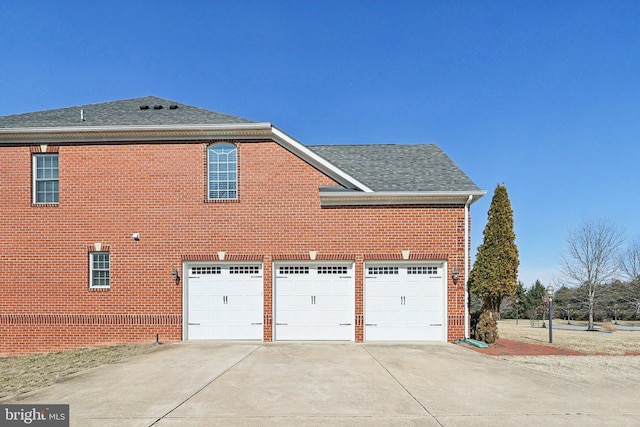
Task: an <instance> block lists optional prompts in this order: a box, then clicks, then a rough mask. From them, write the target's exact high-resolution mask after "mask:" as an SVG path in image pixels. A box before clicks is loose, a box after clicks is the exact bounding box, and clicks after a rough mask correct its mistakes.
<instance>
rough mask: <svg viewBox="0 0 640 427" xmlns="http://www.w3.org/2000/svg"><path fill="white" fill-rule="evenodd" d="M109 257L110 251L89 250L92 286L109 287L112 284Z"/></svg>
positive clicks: (90, 285)
mask: <svg viewBox="0 0 640 427" xmlns="http://www.w3.org/2000/svg"><path fill="white" fill-rule="evenodd" d="M109 258H110V257H109V252H89V271H90V274H89V275H90V277H89V287H90V288H109V287H110V286H111V277H110V276H111V263H110V259H109Z"/></svg>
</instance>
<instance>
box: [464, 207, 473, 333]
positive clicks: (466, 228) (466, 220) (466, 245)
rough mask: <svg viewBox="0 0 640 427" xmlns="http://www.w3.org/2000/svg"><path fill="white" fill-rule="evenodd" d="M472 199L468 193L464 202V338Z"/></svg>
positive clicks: (466, 317)
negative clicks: (470, 206)
mask: <svg viewBox="0 0 640 427" xmlns="http://www.w3.org/2000/svg"><path fill="white" fill-rule="evenodd" d="M472 200H473V195H471V194H469V198H468V199H467V202H466V203H465V204H464V283H463V286H464V339H469V291H468V288H467V281H468V280H469V246H470V242H469V205H470V204H471V201H472Z"/></svg>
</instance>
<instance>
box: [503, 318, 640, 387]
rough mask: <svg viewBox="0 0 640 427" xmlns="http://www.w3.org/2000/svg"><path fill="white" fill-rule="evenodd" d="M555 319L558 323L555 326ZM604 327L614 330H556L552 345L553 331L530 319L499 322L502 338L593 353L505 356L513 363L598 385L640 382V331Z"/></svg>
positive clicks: (504, 358)
mask: <svg viewBox="0 0 640 427" xmlns="http://www.w3.org/2000/svg"><path fill="white" fill-rule="evenodd" d="M555 322H556V321H555V320H554V325H555ZM601 326H605V327H604V328H602V329H603V330H604V329H613V332H610V333H603V332H587V331H575V330H562V329H555V328H554V330H553V344H549V330H548V329H546V328H540V327H532V326H531V323H530V322H529V321H528V320H521V321H520V322H519V325H516V324H515V320H503V321H500V322H498V331H499V337H500V338H502V339H508V340H513V341H519V342H525V343H531V344H544V345H553V346H555V347H560V348H567V349H570V350H575V351H579V352H582V353H586V354H589V356H501V357H500V358H501V359H503V360H506V361H508V362H511V363H515V364H518V365H521V366H525V367H527V368H530V369H535V370H538V371H541V372H544V373H546V374H551V375H559V376H563V377H565V378H567V379H569V380H575V381H580V382H587V383H595V384H620V383H627V384H638V383H640V356H624V355H625V354H640V331H616V330H615V327H613V326H612V325H601Z"/></svg>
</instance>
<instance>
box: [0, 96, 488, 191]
mask: <svg viewBox="0 0 640 427" xmlns="http://www.w3.org/2000/svg"><path fill="white" fill-rule="evenodd" d="M141 107H142V108H141ZM160 107H161V108H160ZM81 112H82V113H81ZM81 114H82V116H83V118H84V120H81ZM240 123H254V122H252V121H251V120H247V119H244V118H242V117H237V116H232V115H228V114H222V113H216V112H214V111H209V110H205V109H202V108H197V107H192V106H189V105H185V104H181V103H178V102H174V101H169V100H166V99H162V98H158V97H155V96H147V97H143V98H134V99H126V100H122V101H113V102H102V103H98V104H88V105H80V106H77V107H69V108H60V109H55V110H47V111H38V112H34V113H25V114H15V115H11V116H0V129H1V128H40V127H50V128H60V127H90V126H96V127H108V126H116V127H117V126H144V125H147V126H148V125H152V126H153V125H168V126H171V125H209V124H240ZM308 148H309V149H311V150H312V151H314V152H315V153H317V154H318V155H320V156H321V157H323V158H324V159H326V160H327V161H328V162H329V163H331V164H333V165H335V166H336V167H338V168H340V169H341V170H343V171H344V172H346V173H347V174H349V175H350V176H352V177H353V178H355V179H357V180H358V181H360V182H362V183H364V184H365V185H367V186H368V187H369V188H371V189H372V190H374V191H402V192H404V191H425V192H429V191H445V192H448V191H479V190H480V189H479V188H478V186H477V185H476V184H474V183H473V181H471V179H469V177H468V176H467V175H465V173H464V172H462V170H461V169H460V168H459V167H458V166H457V165H456V164H455V163H454V162H453V161H452V160H451V159H450V158H449V156H447V155H446V154H445V153H444V152H443V151H442V150H441V149H440V148H439V147H438V146H437V145H434V144H421V145H395V144H375V145H317V146H312V147H308Z"/></svg>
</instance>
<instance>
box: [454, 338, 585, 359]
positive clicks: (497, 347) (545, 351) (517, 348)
mask: <svg viewBox="0 0 640 427" xmlns="http://www.w3.org/2000/svg"><path fill="white" fill-rule="evenodd" d="M463 345H464V346H466V347H469V348H470V349H472V350H475V351H477V352H478V353H482V354H487V355H489V356H587V355H588V354H586V353H580V352H578V351H573V350H567V349H564V348H557V347H551V346H548V345H539V344H527V343H523V342H518V341H511V340H502V339H499V340H497V341H496V342H495V343H493V344H490V345H489V348H478V347H474V346H472V345H471V344H463Z"/></svg>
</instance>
